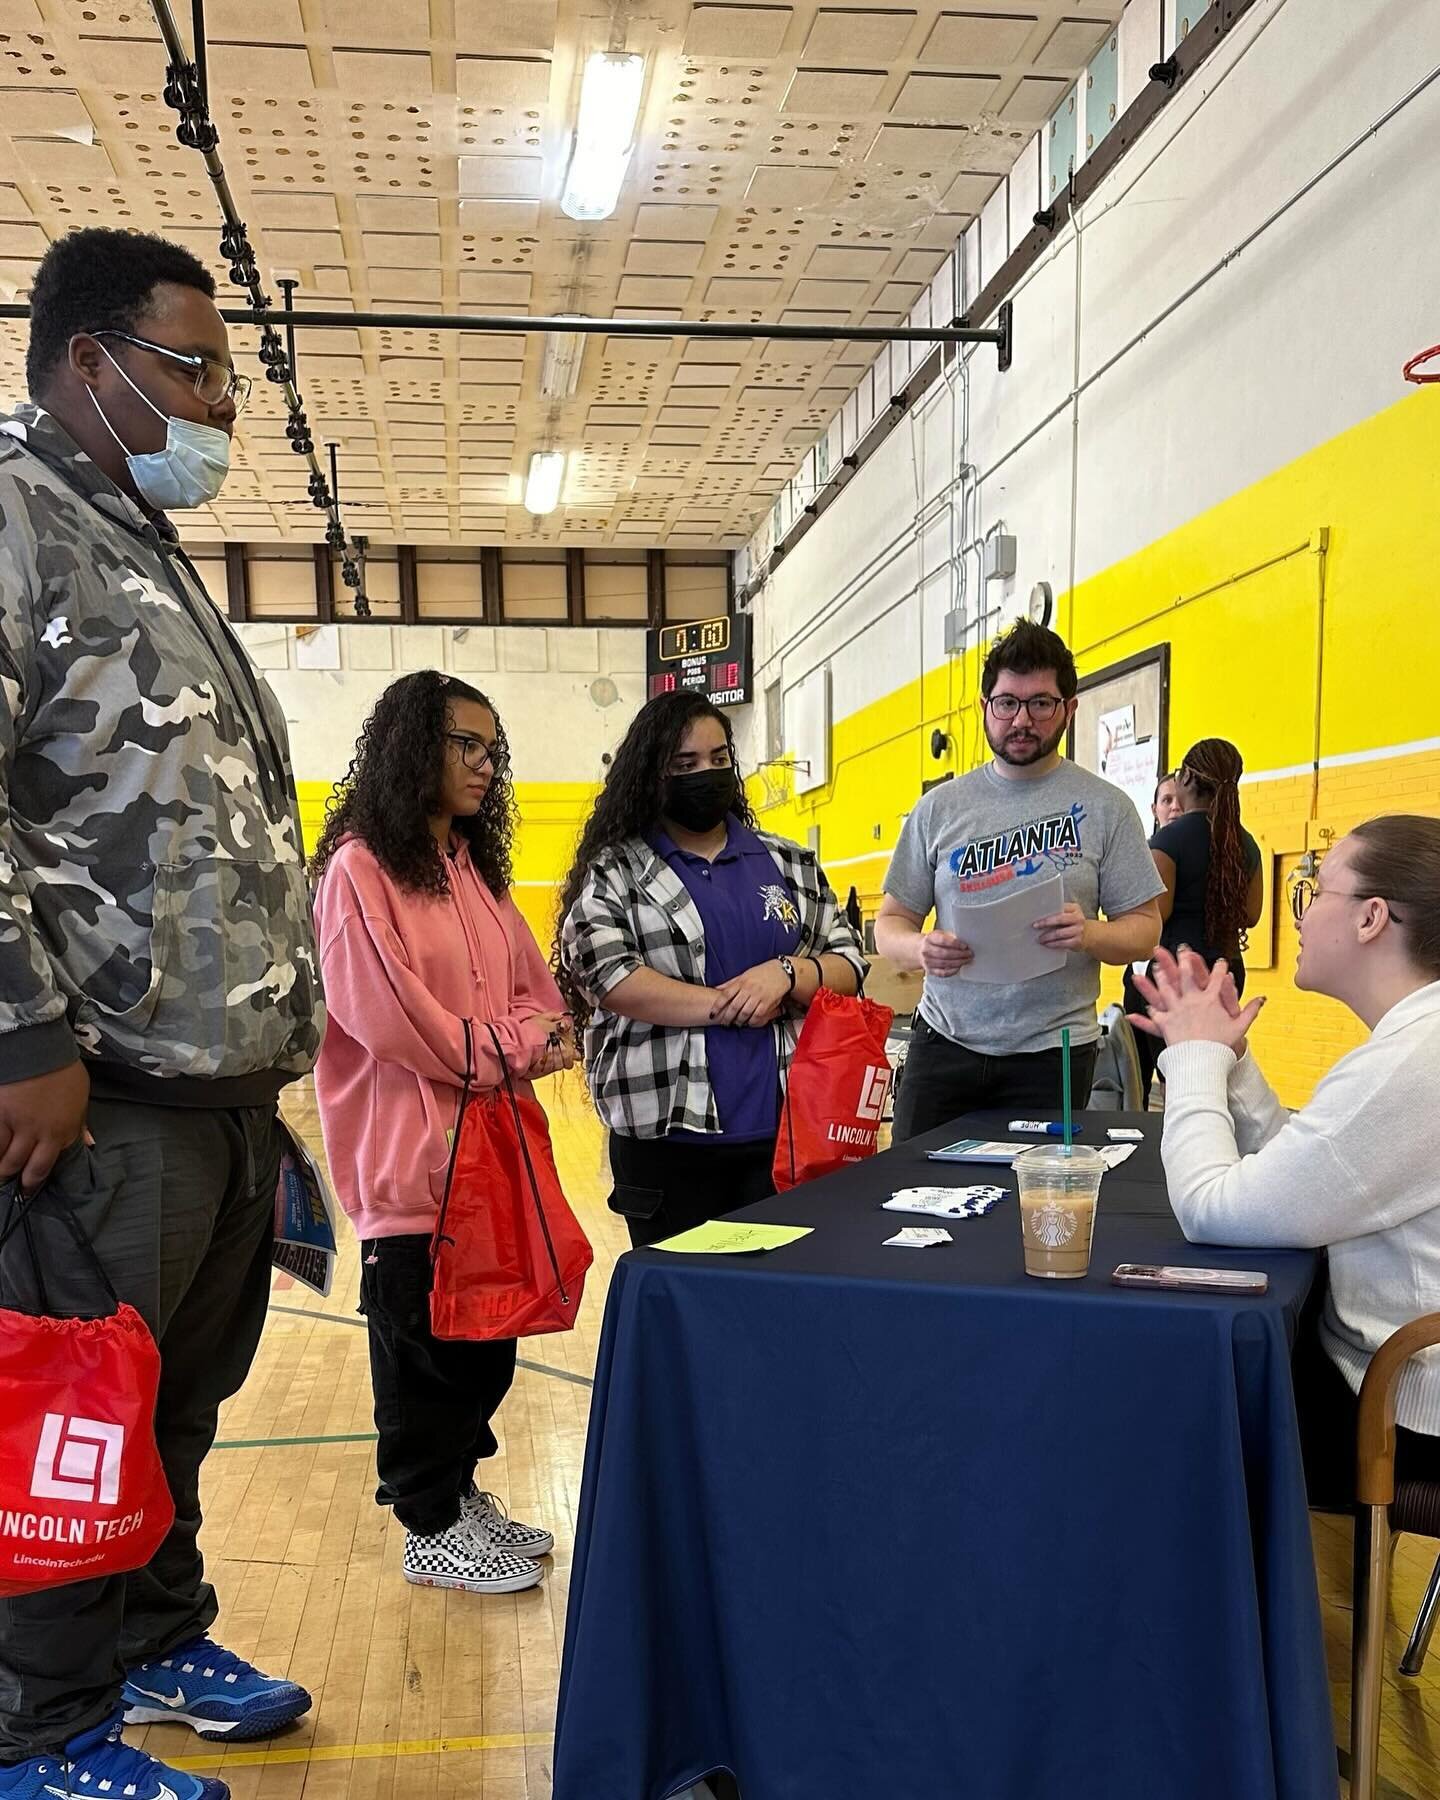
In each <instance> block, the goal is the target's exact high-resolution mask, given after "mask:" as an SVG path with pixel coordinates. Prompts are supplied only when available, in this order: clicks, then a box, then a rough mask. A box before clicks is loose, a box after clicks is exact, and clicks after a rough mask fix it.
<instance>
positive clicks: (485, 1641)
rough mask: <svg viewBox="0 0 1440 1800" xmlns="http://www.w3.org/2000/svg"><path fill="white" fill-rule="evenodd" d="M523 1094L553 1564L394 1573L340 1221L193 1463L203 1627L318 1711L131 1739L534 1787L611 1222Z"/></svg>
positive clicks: (571, 1133) (532, 1440) (1324, 1565)
mask: <svg viewBox="0 0 1440 1800" xmlns="http://www.w3.org/2000/svg"><path fill="white" fill-rule="evenodd" d="M543 1098H544V1100H545V1104H546V1107H547V1110H548V1111H549V1113H550V1116H551V1121H552V1128H553V1131H554V1135H555V1144H556V1153H557V1158H558V1161H559V1164H560V1172H561V1175H562V1177H563V1178H564V1181H565V1185H566V1190H567V1192H568V1193H569V1195H570V1196H571V1198H572V1200H573V1201H574V1202H575V1203H576V1207H577V1211H578V1212H579V1213H580V1215H581V1217H582V1219H583V1221H584V1224H585V1227H586V1229H587V1230H588V1232H589V1233H590V1236H591V1240H592V1242H593V1243H594V1245H595V1250H596V1261H595V1268H594V1271H593V1272H592V1275H591V1277H590V1284H589V1287H588V1290H587V1294H586V1301H585V1308H584V1313H583V1316H582V1319H581V1323H580V1326H579V1328H578V1329H577V1330H576V1331H575V1332H574V1333H572V1334H570V1335H568V1336H560V1337H548V1338H540V1339H535V1340H532V1341H531V1343H529V1344H528V1345H522V1363H521V1372H520V1375H519V1378H518V1380H517V1382H516V1384H515V1388H514V1391H513V1392H512V1394H511V1396H510V1398H509V1399H508V1400H507V1402H506V1404H505V1406H504V1408H503V1409H502V1412H501V1414H500V1419H499V1428H500V1436H501V1440H502V1446H503V1448H502V1454H501V1456H500V1457H499V1458H498V1459H497V1461H496V1462H495V1463H494V1464H492V1465H491V1469H492V1471H493V1474H492V1476H491V1479H492V1481H493V1485H494V1487H495V1488H496V1490H497V1491H498V1492H499V1493H501V1494H502V1495H503V1496H505V1497H506V1498H508V1500H509V1502H510V1504H511V1506H512V1508H513V1510H514V1511H515V1512H516V1513H517V1514H518V1515H519V1516H521V1517H523V1518H526V1519H531V1520H535V1521H537V1522H541V1523H543V1524H545V1525H546V1526H548V1527H549V1528H551V1529H553V1531H554V1532H555V1536H556V1540H557V1549H556V1554H555V1557H554V1561H553V1572H552V1574H551V1575H550V1577H549V1579H548V1580H547V1582H546V1584H545V1586H544V1587H542V1588H539V1589H536V1590H532V1591H531V1592H529V1593H525V1594H517V1595H510V1596H503V1597H495V1598H490V1599H479V1598H477V1597H475V1596H471V1595H465V1594H453V1593H448V1594H447V1593H442V1592H440V1591H438V1590H431V1589H422V1588H413V1587H410V1586H408V1585H407V1583H406V1582H405V1581H404V1580H403V1579H402V1577H401V1574H400V1551H401V1536H402V1534H401V1532H400V1530H399V1528H398V1527H397V1526H395V1525H394V1524H393V1522H392V1521H391V1519H390V1515H389V1513H388V1512H386V1511H382V1510H381V1509H380V1508H378V1507H377V1506H376V1505H375V1504H374V1500H373V1493H374V1485H375V1480H374V1468H373V1437H372V1423H371V1416H370V1381H369V1367H368V1363H367V1360H366V1349H365V1333H364V1330H363V1329H362V1328H361V1322H360V1320H359V1319H358V1317H357V1315H356V1313H355V1308H354V1295H355V1292H356V1287H357V1258H356V1251H355V1245H354V1241H353V1239H352V1238H350V1237H349V1235H348V1233H347V1234H346V1235H345V1237H344V1240H343V1245H342V1256H341V1261H340V1268H339V1270H338V1272H337V1276H336V1282H335V1289H334V1292H333V1293H332V1294H331V1296H330V1298H329V1299H328V1300H326V1301H321V1300H319V1299H318V1298H317V1297H316V1296H314V1295H312V1294H311V1293H309V1291H308V1290H306V1289H303V1288H296V1287H293V1286H292V1287H283V1286H281V1285H280V1284H279V1283H278V1282H277V1286H276V1290H275V1292H274V1295H273V1297H272V1312H271V1318H270V1323H269V1325H268V1327H267V1329H266V1333H265V1339H264V1342H263V1344H262V1346H261V1350H260V1355H259V1357H258V1359H257V1361H256V1364H255V1367H254V1370H253V1371H252V1373H251V1376H250V1379H249V1382H248V1383H247V1385H246V1386H245V1388H244V1390H243V1391H242V1392H241V1393H240V1394H239V1395H238V1396H237V1397H236V1399H235V1400H234V1401H233V1402H232V1403H231V1405H230V1406H229V1407H228V1408H227V1409H226V1412H225V1415H224V1418H223V1419H222V1421H221V1427H220V1437H219V1441H218V1442H217V1444H216V1447H215V1450H214V1452H213V1453H212V1455H211V1457H210V1460H209V1463H208V1464H207V1469H206V1482H205V1508H206V1525H205V1534H204V1545H205V1553H206V1558H207V1561H208V1564H209V1568H210V1572H211V1576H212V1578H213V1580H214V1582H215V1585H216V1587H217V1588H218V1590H219V1593H220V1598H221V1605H222V1612H221V1620H220V1626H219V1628H218V1629H219V1633H220V1636H221V1638H222V1641H223V1642H224V1643H226V1644H227V1645H229V1646H230V1647H231V1648H232V1649H234V1650H237V1651H239V1652H241V1653H242V1654H243V1655H246V1656H249V1657H253V1658H254V1660H255V1661H256V1662H257V1663H258V1664H259V1665H260V1666H261V1667H263V1668H265V1669H267V1670H271V1671H274V1672H276V1673H283V1674H289V1675H291V1676H293V1677H294V1678H295V1679H296V1680H297V1681H301V1682H303V1683H304V1684H305V1685H306V1687H308V1688H309V1689H310V1691H311V1693H313V1694H314V1696H315V1708H314V1710H313V1712H311V1713H310V1715H309V1716H308V1717H307V1718H306V1719H305V1720H304V1722H303V1728H301V1729H298V1730H297V1731H296V1732H294V1733H293V1734H291V1735H289V1736H286V1737H284V1738H282V1739H280V1740H277V1741H276V1742H275V1743H273V1744H271V1745H252V1746H249V1747H246V1746H237V1747H236V1748H235V1749H234V1750H231V1751H229V1752H228V1753H224V1752H223V1746H219V1745H216V1746H214V1747H213V1750H214V1753H213V1754H197V1753H196V1752H197V1743H196V1740H195V1738H194V1737H193V1736H191V1735H190V1734H189V1733H188V1732H184V1731H182V1730H180V1729H178V1728H171V1727H164V1726H159V1727H155V1728H152V1730H151V1731H150V1732H149V1733H148V1734H147V1738H146V1740H145V1741H146V1744H147V1747H148V1748H149V1749H150V1750H151V1751H152V1752H154V1753H155V1754H157V1755H160V1756H164V1757H166V1758H167V1760H171V1761H174V1762H177V1763H180V1764H182V1765H183V1766H184V1767H186V1768H189V1769H197V1770H198V1769H203V1770H205V1771H207V1772H218V1773H219V1774H221V1775H222V1776H223V1777H224V1779H225V1780H226V1781H227V1782H228V1783H229V1784H230V1787H231V1790H232V1792H233V1793H234V1795H235V1797H236V1800H302V1797H303V1800H399V1797H401V1796H403V1800H450V1797H451V1796H456V1797H458V1796H462V1795H463V1796H466V1800H549V1795H550V1791H551V1786H550V1744H551V1732H552V1728H553V1725H554V1706H555V1688H556V1682H557V1678H558V1674H559V1663H560V1650H561V1644H562V1640H563V1632H564V1622H565V1597H566V1592H567V1588H568V1580H569V1571H570V1547H571V1544H572V1542H573V1534H574V1521H575V1511H576V1504H577V1501H578V1498H579V1490H580V1470H581V1462H582V1458H583V1454H584V1445H585V1421H586V1412H587V1407H588V1402H589V1381H590V1375H591V1371H592V1368H593V1364H594V1355H595V1345H596V1339H597V1336H598V1333H599V1328H600V1319H601V1313H602V1310H603V1305H604V1298H605V1288H606V1284H607V1282H608V1279H609V1274H610V1268H611V1265H612V1264H613V1262H614V1259H615V1257H616V1255H618V1254H619V1253H620V1251H621V1250H623V1249H624V1248H625V1247H626V1241H627V1240H626V1238H625V1234H624V1230H623V1228H622V1227H621V1225H620V1223H619V1221H618V1220H616V1219H615V1218H613V1217H612V1215H611V1214H610V1213H609V1212H608V1211H607V1210H606V1208H605V1204H604V1196H605V1194H606V1193H607V1191H608V1184H607V1182H606V1179H605V1167H604V1147H603V1142H602V1134H601V1131H600V1128H599V1126H598V1124H597V1122H596V1119H595V1116H594V1114H593V1113H592V1112H591V1110H590V1107H589V1103H588V1101H587V1099H586V1096H585V1093H584V1089H583V1087H582V1085H581V1084H580V1082H579V1080H578V1079H577V1078H576V1076H575V1075H574V1074H573V1073H572V1074H570V1075H567V1076H565V1077H563V1078H561V1079H559V1080H552V1081H549V1082H547V1083H545V1084H544V1090H543ZM286 1111H287V1115H288V1116H289V1118H290V1120H291V1122H292V1124H293V1125H295V1126H296V1127H297V1128H298V1129H300V1130H301V1131H302V1132H303V1133H304V1135H305V1136H306V1138H307V1140H308V1141H309V1142H310V1143H312V1144H313V1145H314V1146H315V1147H316V1148H317V1149H318V1148H319V1144H320V1134H319V1128H318V1124H317V1121H316V1115H315V1108H314V1099H313V1094H312V1091H311V1088H310V1084H309V1083H308V1082H307V1083H304V1084H301V1085H300V1086H299V1087H297V1088H295V1089H292V1090H291V1098H290V1099H289V1100H288V1101H287V1105H286ZM1314 1532H1315V1544H1316V1554H1317V1560H1318V1566H1319V1570H1320V1586H1321V1593H1322V1597H1323V1599H1324V1603H1325V1632H1326V1642H1327V1647H1328V1651H1329V1658H1330V1672H1331V1683H1332V1692H1333V1695H1334V1702H1335V1717H1336V1733H1337V1741H1344V1739H1345V1737H1346V1735H1347V1734H1348V1668H1349V1625H1350V1615H1349V1575H1348V1559H1349V1526H1348V1524H1346V1523H1344V1522H1341V1521H1338V1520H1333V1519H1322V1518H1318V1517H1317V1518H1316V1519H1315V1523H1314ZM1433 1556H1434V1547H1433V1546H1431V1545H1428V1544H1427V1543H1425V1542H1423V1541H1421V1540H1419V1539H1404V1540H1402V1542H1401V1545H1400V1549H1399V1553H1398V1556H1397V1559H1396V1570H1395V1580H1394V1595H1393V1597H1394V1608H1393V1613H1394V1617H1395V1618H1396V1619H1397V1621H1399V1623H1397V1625H1396V1626H1395V1627H1394V1629H1393V1631H1392V1643H1391V1650H1390V1655H1389V1657H1388V1659H1387V1660H1388V1663H1389V1667H1390V1671H1391V1674H1390V1678H1389V1681H1388V1682H1387V1685H1386V1689H1385V1699H1384V1719H1385V1736H1384V1743H1385V1755H1384V1759H1383V1762H1382V1770H1383V1775H1384V1777H1385V1779H1386V1784H1387V1785H1386V1786H1384V1787H1382V1795H1384V1800H1399V1797H1400V1796H1405V1795H1408V1796H1411V1797H1412V1800H1440V1760H1437V1752H1440V1641H1437V1646H1436V1651H1435V1654H1434V1655H1433V1656H1432V1658H1431V1661H1430V1665H1429V1667H1428V1668H1427V1670H1426V1672H1425V1674H1424V1675H1422V1677H1421V1679H1420V1680H1418V1681H1414V1682H1408V1681H1403V1680H1401V1679H1399V1678H1397V1677H1396V1676H1395V1674H1394V1666H1395V1663H1396V1662H1397V1661H1398V1659H1399V1656H1400V1652H1401V1649H1402V1647H1403V1639H1404V1634H1405V1632H1406V1631H1407V1630H1408V1627H1409V1623H1410V1621H1411V1620H1412V1619H1413V1617H1414V1614H1415V1610H1416V1607H1417V1606H1418V1604H1419V1600H1420V1595H1421V1593H1422V1591H1423V1589H1424V1585H1425V1582H1426V1580H1427V1578H1428V1576H1429V1572H1430V1567H1431V1564H1432V1561H1433ZM198 1748H199V1749H200V1750H202V1751H204V1752H209V1751H211V1749H212V1747H211V1746H209V1745H204V1746H198ZM596 1800H616V1797H614V1796H603V1797H602V1796H596ZM816 1800H822V1796H819V1795H817V1796H816ZM895 1800H910V1797H909V1796H896V1797H895ZM1036 1800H1061V1797H1060V1796H1053V1795H1044V1796H1041V1795H1037V1796H1036ZM1216 1800H1227V1797H1226V1796H1223V1795H1217V1796H1216Z"/></svg>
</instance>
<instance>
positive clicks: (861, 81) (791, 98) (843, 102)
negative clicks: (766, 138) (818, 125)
mask: <svg viewBox="0 0 1440 1800" xmlns="http://www.w3.org/2000/svg"><path fill="white" fill-rule="evenodd" d="M888 80H889V75H888V73H887V72H886V71H885V70H884V69H811V68H803V69H797V70H796V71H795V74H794V77H793V79H792V80H791V82H790V86H789V88H788V89H787V91H786V94H785V98H784V100H783V101H782V102H781V103H780V110H781V112H783V113H802V114H805V115H807V116H808V117H810V118H815V119H850V118H853V117H854V116H855V115H856V114H857V113H868V112H873V111H874V110H875V107H876V105H877V104H878V102H879V99H880V91H881V89H882V88H883V87H884V86H885V83H886V82H887V81H888Z"/></svg>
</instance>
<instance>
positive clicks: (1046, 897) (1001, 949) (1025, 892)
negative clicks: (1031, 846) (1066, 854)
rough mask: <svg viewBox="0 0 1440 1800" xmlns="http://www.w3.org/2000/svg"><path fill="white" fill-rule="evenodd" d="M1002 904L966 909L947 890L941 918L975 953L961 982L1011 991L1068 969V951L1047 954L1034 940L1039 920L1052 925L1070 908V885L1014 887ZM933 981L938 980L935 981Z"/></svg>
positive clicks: (1056, 879) (1056, 881)
mask: <svg viewBox="0 0 1440 1800" xmlns="http://www.w3.org/2000/svg"><path fill="white" fill-rule="evenodd" d="M1010 890H1011V891H1010V892H1008V893H1006V894H1005V895H1004V896H1003V897H1002V898H1001V899H999V900H982V901H979V902H978V903H971V904H969V905H962V904H961V903H960V902H959V901H958V900H957V899H956V898H955V897H954V896H953V895H951V894H949V893H948V892H947V891H945V890H942V893H941V899H940V902H939V904H938V906H937V911H936V917H937V918H938V920H939V922H940V924H941V926H942V927H943V928H944V930H946V931H950V932H953V933H954V934H955V936H956V937H957V938H959V940H960V942H961V943H962V944H968V945H969V946H970V948H971V950H972V951H973V952H974V956H975V960H974V962H969V963H966V965H965V967H964V968H963V969H961V970H960V972H959V974H958V975H956V976H954V977H953V978H952V979H954V980H956V981H979V982H984V983H988V984H989V985H991V986H1011V985H1013V984H1014V983H1016V982H1020V981H1033V980H1034V979H1035V977H1036V976H1037V975H1053V974H1055V973H1056V971H1057V970H1059V969H1063V968H1064V967H1065V957H1066V954H1067V953H1066V952H1065V951H1064V950H1047V949H1046V948H1045V946H1044V945H1043V944H1042V943H1040V942H1039V940H1038V939H1037V938H1036V936H1035V931H1034V925H1035V921H1036V920H1037V919H1048V918H1049V917H1050V916H1051V914H1053V913H1058V912H1059V911H1060V909H1061V907H1063V906H1064V904H1065V882H1064V878H1063V877H1062V876H1059V875H1052V876H1051V877H1050V879H1049V880H1048V881H1027V882H1013V883H1011V884H1010ZM931 979H933V977H932V978H931Z"/></svg>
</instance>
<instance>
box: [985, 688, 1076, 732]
mask: <svg viewBox="0 0 1440 1800" xmlns="http://www.w3.org/2000/svg"><path fill="white" fill-rule="evenodd" d="M985 704H986V706H988V707H989V709H990V711H991V712H992V713H994V715H995V717H996V718H997V719H1000V720H1002V721H1004V723H1005V724H1007V725H1008V724H1009V722H1010V721H1011V720H1012V719H1018V718H1019V717H1020V708H1021V707H1022V706H1023V707H1024V708H1025V710H1026V712H1027V713H1029V715H1030V717H1031V718H1032V719H1033V720H1034V721H1035V723H1036V724H1037V725H1048V724H1049V723H1050V721H1051V720H1052V719H1053V718H1054V717H1055V715H1056V713H1057V712H1059V710H1060V708H1061V707H1062V706H1063V705H1064V704H1065V702H1064V701H1063V700H1062V699H1061V698H1060V696H1059V695H1058V694H1032V695H1031V696H1030V698H1029V699H1028V700H1022V699H1021V698H1020V696H1019V695H1018V694H992V695H991V696H990V698H989V699H988V700H987V701H986V702H985Z"/></svg>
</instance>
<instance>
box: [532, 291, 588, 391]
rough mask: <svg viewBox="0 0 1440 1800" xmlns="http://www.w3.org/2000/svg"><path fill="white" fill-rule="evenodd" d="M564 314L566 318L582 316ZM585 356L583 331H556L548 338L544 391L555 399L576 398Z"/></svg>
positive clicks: (542, 380) (542, 369)
mask: <svg viewBox="0 0 1440 1800" xmlns="http://www.w3.org/2000/svg"><path fill="white" fill-rule="evenodd" d="M580 316H581V315H579V314H574V313H561V314H560V317H561V318H562V319H569V318H576V317H580ZM584 358H585V333H584V332H583V331H552V332H549V333H548V334H547V336H546V338H545V360H544V361H543V362H542V363H541V365H540V392H541V393H542V394H544V395H545V396H546V397H547V398H548V399H551V400H573V399H574V398H575V390H576V388H577V387H578V386H579V385H580V364H581V363H582V362H583V361H584Z"/></svg>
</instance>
